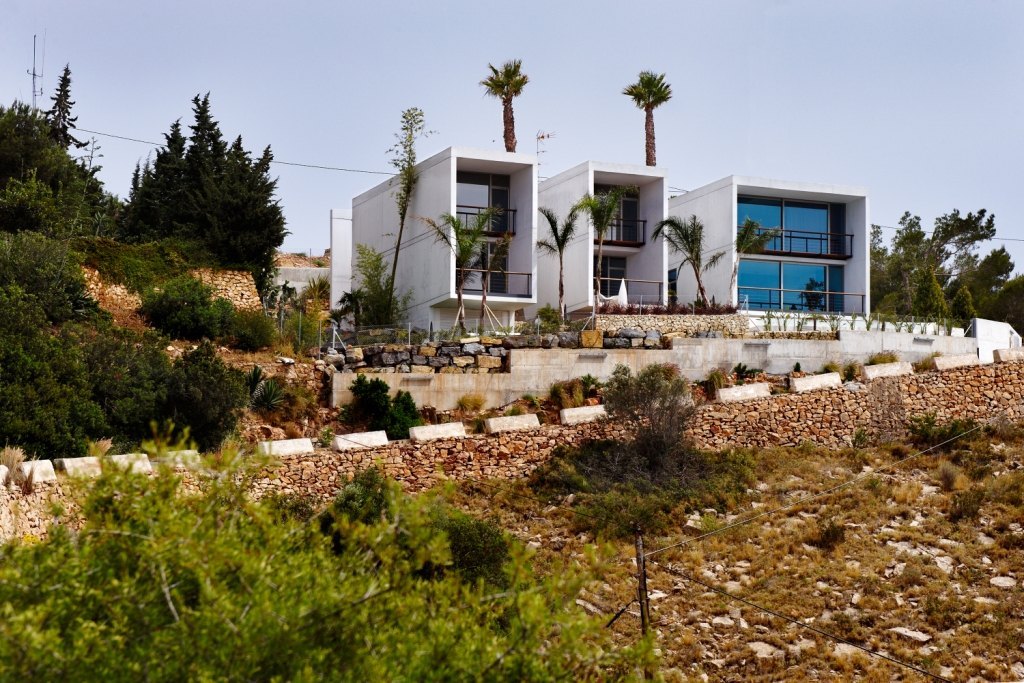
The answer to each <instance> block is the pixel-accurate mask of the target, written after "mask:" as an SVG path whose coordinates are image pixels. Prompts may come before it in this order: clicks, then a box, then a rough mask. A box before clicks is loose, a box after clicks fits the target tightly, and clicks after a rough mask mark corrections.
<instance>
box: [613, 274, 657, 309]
mask: <svg viewBox="0 0 1024 683" xmlns="http://www.w3.org/2000/svg"><path fill="white" fill-rule="evenodd" d="M623 280H625V281H626V298H627V299H628V300H629V303H631V304H640V305H652V306H653V305H655V304H660V303H661V301H662V299H661V293H662V286H663V285H664V283H663V282H662V281H661V280H638V279H636V278H628V277H627V278H621V277H603V278H601V296H603V297H605V298H606V299H609V300H610V301H608V302H607V303H615V297H617V296H618V295H619V288H620V287H621V286H622V281H623Z"/></svg>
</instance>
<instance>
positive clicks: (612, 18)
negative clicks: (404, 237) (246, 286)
mask: <svg viewBox="0 0 1024 683" xmlns="http://www.w3.org/2000/svg"><path fill="white" fill-rule="evenodd" d="M0 16H2V21H0V65H2V69H0V94H2V97H0V100H2V101H3V103H4V104H5V105H6V104H10V102H11V101H12V100H14V99H21V100H24V101H30V100H31V97H32V92H31V90H32V87H31V79H30V77H29V75H28V74H27V73H26V72H27V71H28V70H29V69H30V68H31V66H32V36H33V34H38V35H39V40H40V52H41V49H42V41H43V36H44V35H45V43H46V62H45V73H44V79H43V82H42V87H43V90H44V95H43V97H42V98H41V99H40V107H41V108H44V109H45V108H47V107H48V106H49V104H50V101H49V97H50V96H51V95H52V94H53V90H54V87H55V85H56V79H57V76H58V75H59V72H60V69H61V68H62V67H63V65H64V63H65V62H69V63H70V64H71V69H72V77H73V86H72V94H73V97H74V99H75V100H76V101H77V104H76V107H75V113H77V114H78V117H79V120H78V125H79V126H81V127H82V128H88V129H91V130H95V131H101V132H104V133H110V134H115V135H121V136H125V137H131V138H138V139H142V140H152V141H162V140H163V134H164V133H165V132H166V131H167V130H168V128H169V126H170V124H171V122H172V121H174V120H175V119H177V118H181V119H182V121H183V123H185V124H187V123H189V122H190V121H191V112H190V106H191V105H190V100H191V98H192V97H193V96H194V95H195V94H197V93H205V92H207V91H209V92H210V96H211V101H212V105H213V113H214V116H215V117H216V118H217V119H218V120H219V121H220V124H221V129H222V130H223V132H224V134H225V137H227V138H229V139H230V138H233V137H234V136H236V135H238V134H241V135H242V137H243V139H244V142H245V145H246V147H247V148H248V149H250V150H254V151H256V152H258V151H259V150H260V149H262V148H263V147H264V146H265V145H267V144H269V145H271V146H272V148H273V151H274V154H275V157H276V158H277V159H278V160H280V161H288V162H297V163H305V164H316V165H324V166H335V167H344V168H350V169H363V170H370V171H387V170H388V168H389V167H388V164H387V154H386V151H387V149H388V148H389V147H390V146H391V144H392V143H393V141H394V133H395V132H396V131H397V129H398V124H399V117H400V114H401V111H402V110H403V109H405V108H407V107H411V106H417V107H420V108H422V109H423V110H424V111H425V113H426V117H427V124H428V127H429V128H431V129H433V130H435V131H437V132H436V134H435V135H433V136H431V137H429V138H427V139H425V140H423V141H421V142H420V144H419V155H420V157H421V158H425V157H427V156H429V155H431V154H433V153H434V152H436V151H439V150H441V149H444V148H445V147H449V146H452V145H460V146H468V147H485V148H494V149H502V148H503V147H502V139H501V107H500V103H499V102H498V101H496V100H494V99H491V98H486V97H484V95H483V91H482V89H481V88H480V86H479V85H478V83H479V81H480V79H481V78H483V77H484V76H485V75H486V67H487V64H488V62H492V63H495V64H498V63H501V62H503V61H505V60H507V59H512V58H520V59H522V60H523V69H524V71H525V72H526V73H527V74H528V75H529V76H530V83H529V85H528V86H527V87H526V90H525V92H524V94H523V95H522V96H521V97H520V98H519V99H518V100H517V101H516V105H515V108H516V119H517V136H518V138H519V151H520V152H534V151H536V142H535V136H536V134H537V132H538V131H546V132H553V133H554V134H555V136H554V137H553V138H552V139H551V140H548V141H547V142H546V143H545V144H544V145H543V146H542V148H541V149H542V150H543V154H542V155H541V157H540V160H541V164H542V165H541V175H542V176H547V175H553V174H555V173H557V172H559V171H561V170H564V169H566V168H569V167H571V166H573V165H575V164H577V163H579V162H581V161H584V160H586V159H594V160H601V161H612V162H626V163H637V164H642V163H643V161H644V146H643V113H642V112H641V111H640V110H638V109H636V108H635V107H634V106H633V104H632V103H631V102H630V101H629V100H628V99H627V98H626V97H625V96H623V95H622V94H621V90H622V88H623V87H624V86H625V85H627V84H629V83H630V82H632V81H633V80H635V78H636V75H637V73H638V72H639V71H641V70H644V69H651V70H655V71H658V72H665V73H666V75H667V80H668V81H669V82H670V83H671V84H672V86H673V90H674V93H675V96H674V97H673V99H672V100H671V101H670V102H669V103H668V104H666V105H664V106H663V107H661V108H660V109H658V110H657V111H656V113H655V121H656V125H657V131H658V136H657V140H658V161H659V165H660V166H662V167H664V168H666V169H667V170H668V177H669V184H670V185H671V186H672V187H673V188H684V189H690V188H694V187H698V186H700V185H703V184H705V183H709V182H712V181H714V180H717V179H719V178H721V177H723V176H726V175H730V174H737V175H751V176H764V177H771V178H780V179H786V180H800V181H811V182H826V183H836V184H846V185H863V186H866V187H867V188H868V190H869V193H870V202H871V206H870V210H871V219H872V222H874V223H879V224H882V225H889V226H894V225H896V223H897V221H898V220H899V217H900V216H901V215H902V213H903V211H904V210H910V211H912V212H913V213H916V214H918V215H920V216H921V217H922V218H923V219H924V224H925V226H929V227H930V225H931V223H932V221H933V219H934V218H935V216H937V215H941V214H943V213H947V212H949V211H950V210H952V209H954V208H959V209H960V210H961V211H962V212H967V211H971V210H977V209H979V208H982V207H984V208H987V209H988V210H989V211H991V212H994V213H995V214H996V227H997V230H998V233H999V235H1000V236H1001V237H1006V238H1011V239H1016V240H1021V241H1019V242H1005V243H1004V244H1005V245H1006V246H1007V248H1008V249H1009V250H1010V252H1011V254H1013V256H1014V258H1015V261H1016V263H1017V266H1018V271H1019V272H1020V271H1024V211H1022V208H1021V205H1022V202H1024V193H1022V191H1021V185H1022V184H1024V172H1022V170H1021V165H1022V163H1024V132H1022V121H1024V87H1022V86H1024V79H1022V75H1024V2H1018V1H1015V0H1004V1H994V0H993V1H984V0H977V1H974V2H967V1H961V2H941V1H936V0H921V1H915V2H911V1H906V2H901V1H896V0H880V1H857V2H845V3H839V2H820V1H819V0H807V1H796V0H794V1H784V0H777V1H774V2H767V1H749V2H740V1H735V2H728V1H709V2H634V3H623V2H604V1H600V2H596V1H590V2H551V1H548V2H535V1H533V0H519V1H517V2H504V3H496V2H484V1H477V2H462V1H458V2H405V3H402V2H388V1H383V0H373V1H371V2H359V3H354V2H347V1H336V2H313V1H309V2H280V1H277V2H267V1H264V0H245V1H228V0H206V1H205V2H195V1H193V0H175V1H174V2H156V1H153V0H130V1H129V0H122V1H114V0H92V1H90V2H82V1H80V0H63V1H58V0H4V2H3V9H2V10H0ZM40 57H41V54H40ZM83 135H84V136H85V137H89V136H88V135H85V134H83ZM96 137H97V140H98V142H99V145H100V146H101V149H100V153H101V154H102V155H103V158H102V159H100V163H101V164H102V165H103V171H102V174H101V177H102V179H103V180H104V182H105V183H106V186H107V188H108V189H109V190H111V191H113V192H114V193H116V194H119V195H121V196H125V195H126V194H127V190H128V186H129V182H130V179H131V173H132V169H133V167H134V166H135V163H136V162H137V161H139V160H140V159H143V160H144V159H145V158H146V156H147V154H149V152H150V149H151V148H149V147H147V146H146V145H144V144H139V143H137V142H129V141H123V140H117V139H113V138H108V137H102V136H96ZM273 172H274V173H275V174H276V175H277V177H278V178H279V187H278V191H279V196H280V200H281V204H282V206H283V208H284V213H285V216H286V219H287V222H288V226H287V227H288V230H289V231H290V232H291V234H290V235H289V236H288V237H287V238H286V240H285V245H284V248H285V249H286V250H288V251H306V250H313V252H314V253H319V252H321V251H322V250H323V249H324V248H325V247H326V246H328V243H329V240H330V238H329V221H328V212H329V211H330V209H332V208H350V207H351V200H352V197H353V196H355V195H357V194H359V193H360V192H362V191H364V190H366V189H368V188H370V187H372V186H373V185H376V184H377V183H379V182H380V181H381V179H382V178H383V176H378V175H369V174H365V173H345V172H339V171H328V170H318V169H309V168H300V167H294V166H285V165H280V164H278V165H275V166H274V167H273ZM891 234H892V232H891V231H887V235H891ZM997 244H998V243H997Z"/></svg>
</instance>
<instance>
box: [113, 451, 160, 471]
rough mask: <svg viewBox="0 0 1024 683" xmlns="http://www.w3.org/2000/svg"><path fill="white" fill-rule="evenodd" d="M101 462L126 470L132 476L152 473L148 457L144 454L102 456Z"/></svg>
mask: <svg viewBox="0 0 1024 683" xmlns="http://www.w3.org/2000/svg"><path fill="white" fill-rule="evenodd" d="M103 461H104V462H106V463H110V464H113V465H116V466H117V467H120V468H122V469H127V470H128V471H129V472H132V473H134V474H148V473H149V472H152V471H153V465H152V464H150V462H149V456H148V455H146V454H145V453H123V454H121V455H107V456H104V458H103Z"/></svg>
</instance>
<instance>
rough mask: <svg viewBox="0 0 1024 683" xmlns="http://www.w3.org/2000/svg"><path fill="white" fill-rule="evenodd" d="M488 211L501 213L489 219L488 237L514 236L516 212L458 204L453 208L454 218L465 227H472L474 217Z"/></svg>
mask: <svg viewBox="0 0 1024 683" xmlns="http://www.w3.org/2000/svg"><path fill="white" fill-rule="evenodd" d="M488 209H495V210H496V211H500V212H501V213H499V214H497V215H496V216H494V217H493V218H491V227H490V230H487V231H486V232H487V234H488V235H514V234H516V210H515V209H502V208H500V207H495V206H467V205H463V204H460V205H458V206H456V207H455V217H456V218H458V219H459V220H460V221H462V222H463V223H464V224H466V225H472V224H473V223H474V222H475V221H476V217H477V216H479V215H480V214H481V213H483V212H484V211H487V210H488Z"/></svg>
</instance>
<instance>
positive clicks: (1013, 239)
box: [872, 223, 1024, 242]
mask: <svg viewBox="0 0 1024 683" xmlns="http://www.w3.org/2000/svg"><path fill="white" fill-rule="evenodd" d="M872 225H877V226H878V227H880V228H885V229H886V230H896V231H899V230H903V228H898V227H895V226H892V225H882V224H881V223H872ZM921 232H923V233H924V234H926V235H931V234H932V233H934V232H935V231H934V230H922V231H921ZM985 241H986V242H1024V238H1020V237H989V238H988V239H987V240H985Z"/></svg>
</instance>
